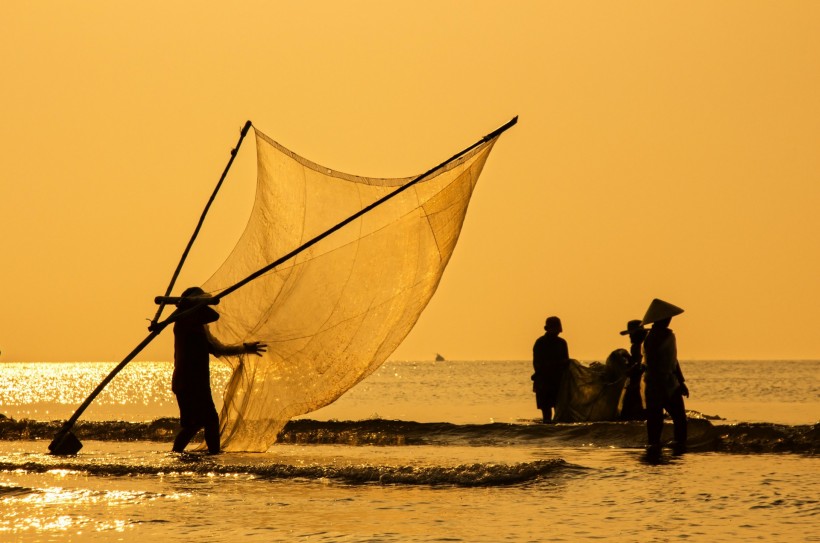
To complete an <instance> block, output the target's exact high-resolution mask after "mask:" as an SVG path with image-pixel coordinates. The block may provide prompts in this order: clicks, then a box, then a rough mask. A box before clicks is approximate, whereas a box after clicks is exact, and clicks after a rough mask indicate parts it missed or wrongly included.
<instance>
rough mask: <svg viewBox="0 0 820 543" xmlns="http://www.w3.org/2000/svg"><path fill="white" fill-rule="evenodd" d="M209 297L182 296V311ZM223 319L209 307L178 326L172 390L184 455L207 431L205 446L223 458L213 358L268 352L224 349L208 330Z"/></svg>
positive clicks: (256, 345)
mask: <svg viewBox="0 0 820 543" xmlns="http://www.w3.org/2000/svg"><path fill="white" fill-rule="evenodd" d="M204 296H206V294H205V291H204V290H202V289H201V288H199V287H191V288H189V289H187V290H185V292H183V293H182V298H183V299H182V300H180V302H179V306H178V311H185V310H187V309H191V308H193V307H195V306H196V301H197V300H196V299H197V298H198V297H199V298H201V297H204ZM217 319H219V313H217V312H216V311H214V310H213V309H212V308H211V307H209V306H207V305H200V306H199V307H198V308H197V309H196V310H194V311H193V312H191V313H190V314H188V315H185V316H184V317H182V318H180V319H179V320H177V321H176V322H175V323H174V375H173V377H172V378H171V390H172V391H173V392H174V394H175V395H176V397H177V404H178V405H179V423H180V426H181V427H182V429H181V430H180V431H179V434H177V437H176V439H175V440H174V446H173V451H174V452H183V451H184V450H185V446H186V445H188V442H189V441H191V439H192V438H193V437H194V436H195V435H196V433H197V432H198V431H199V430H200V429H202V428H205V444H206V445H207V446H208V452H209V453H210V454H219V415H218V414H217V412H216V407H215V406H214V400H213V397H212V396H211V369H210V357H209V355H212V354H213V355H215V356H238V355H242V354H255V355H257V356H261V355H260V353H263V352H265V350H266V347H267V346H266V345H265V344H264V343H260V342H258V341H253V342H250V343H243V344H241V345H223V344H222V343H220V342H219V340H217V339H216V338H215V337H214V336H213V335H211V333H210V331H209V330H208V323H211V322H214V321H216V320H217Z"/></svg>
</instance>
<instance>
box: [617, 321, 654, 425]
mask: <svg viewBox="0 0 820 543" xmlns="http://www.w3.org/2000/svg"><path fill="white" fill-rule="evenodd" d="M648 333H649V330H647V329H646V328H644V327H643V325H642V324H641V321H640V320H631V321H629V322H628V323H626V330H623V331H622V332H621V335H622V336H625V335H629V343H630V347H629V365H628V366H627V370H626V371H627V375H628V380H627V383H626V387H624V396H623V400H622V403H621V413H620V419H621V420H646V412H645V410H644V408H643V400H642V399H641V375H642V374H643V370H644V368H643V365H642V364H641V362H642V361H643V354H642V353H641V348H642V346H643V342H644V340H645V339H646V335H647V334H648Z"/></svg>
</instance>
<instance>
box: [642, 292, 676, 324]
mask: <svg viewBox="0 0 820 543" xmlns="http://www.w3.org/2000/svg"><path fill="white" fill-rule="evenodd" d="M681 313H683V309H681V308H680V307H678V306H676V305H672V304H670V303H669V302H664V301H663V300H659V299H658V298H655V299H654V300H652V303H651V304H649V309H647V310H646V315H644V316H643V320H642V321H641V324H651V323H653V322H658V321H662V320H664V319H671V318H672V317H674V316H675V315H680V314H681Z"/></svg>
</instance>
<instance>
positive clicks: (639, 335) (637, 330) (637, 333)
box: [621, 319, 649, 343]
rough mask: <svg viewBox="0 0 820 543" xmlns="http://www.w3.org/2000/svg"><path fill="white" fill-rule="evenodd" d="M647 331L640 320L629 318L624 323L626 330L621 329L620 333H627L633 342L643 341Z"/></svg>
mask: <svg viewBox="0 0 820 543" xmlns="http://www.w3.org/2000/svg"><path fill="white" fill-rule="evenodd" d="M648 332H649V330H647V329H646V328H644V327H643V324H641V321H639V320H637V319H635V320H631V321H629V322H627V323H626V330H622V331H621V335H622V336H625V335H627V334H629V339H630V341H632V342H633V343H635V342H640V341H643V340H644V338H646V334H647V333H648Z"/></svg>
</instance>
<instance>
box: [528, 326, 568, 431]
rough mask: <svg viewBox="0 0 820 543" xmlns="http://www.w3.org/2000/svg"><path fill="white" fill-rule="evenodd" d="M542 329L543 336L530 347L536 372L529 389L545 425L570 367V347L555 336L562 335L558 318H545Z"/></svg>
mask: <svg viewBox="0 0 820 543" xmlns="http://www.w3.org/2000/svg"><path fill="white" fill-rule="evenodd" d="M544 330H546V333H545V334H544V335H543V336H541V337H539V338H538V339H537V340H535V345H533V347H532V366H533V369H534V370H535V373H533V375H532V381H533V385H532V390H533V392H535V403H536V405H537V407H538V409H540V410H541V413H542V414H543V417H544V422H552V420H553V409H554V408H555V404H556V403H557V400H558V392H559V390H560V389H561V381H562V380H563V378H564V372H565V371H566V369H567V367H568V366H569V348H568V347H567V342H566V341H565V340H564V338H562V337H558V334H560V333H561V332H563V328H562V327H561V319H559V318H558V317H548V318H547V321H546V324H545V325H544Z"/></svg>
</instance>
